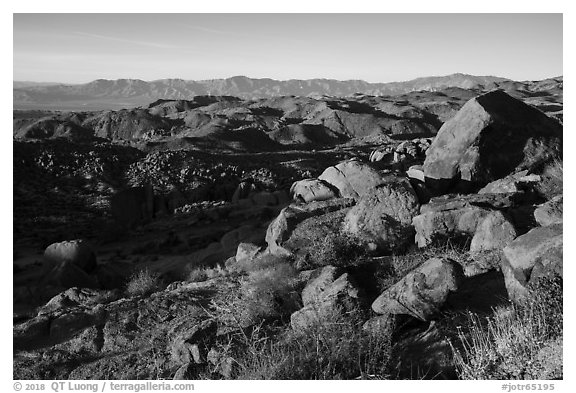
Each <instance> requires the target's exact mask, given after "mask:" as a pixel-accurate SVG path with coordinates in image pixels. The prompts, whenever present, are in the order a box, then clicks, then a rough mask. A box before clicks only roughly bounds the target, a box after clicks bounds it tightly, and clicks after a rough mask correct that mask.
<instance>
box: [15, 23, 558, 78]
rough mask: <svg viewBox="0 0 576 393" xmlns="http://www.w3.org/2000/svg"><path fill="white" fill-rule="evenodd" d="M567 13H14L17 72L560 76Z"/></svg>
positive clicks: (123, 75)
mask: <svg viewBox="0 0 576 393" xmlns="http://www.w3.org/2000/svg"><path fill="white" fill-rule="evenodd" d="M562 22H563V21H562V14H14V42H13V43H14V64H13V65H14V69H13V71H14V72H13V81H32V82H50V83H64V84H81V83H88V82H91V81H94V80H97V79H140V80H144V81H154V80H159V79H184V80H210V79H225V78H230V77H233V76H240V75H242V76H247V77H249V78H255V79H262V78H270V79H277V80H289V79H301V80H306V79H316V78H322V79H336V80H364V81H367V82H370V83H386V82H400V81H408V80H412V79H415V78H420V77H428V76H445V75H451V74H454V73H463V74H471V75H479V76H497V77H503V78H508V79H513V80H518V81H522V80H540V79H546V78H551V77H556V76H560V75H563V69H562Z"/></svg>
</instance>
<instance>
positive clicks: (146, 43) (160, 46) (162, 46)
mask: <svg viewBox="0 0 576 393" xmlns="http://www.w3.org/2000/svg"><path fill="white" fill-rule="evenodd" d="M74 34H76V35H80V36H83V37H89V38H96V39H100V40H106V41H114V42H122V43H125V44H132V45H140V46H146V47H149V48H157V49H185V48H182V47H180V46H177V45H170V44H161V43H156V42H149V41H139V40H130V39H126V38H120V37H111V36H106V35H101V34H93V33H85V32H81V31H75V32H74Z"/></svg>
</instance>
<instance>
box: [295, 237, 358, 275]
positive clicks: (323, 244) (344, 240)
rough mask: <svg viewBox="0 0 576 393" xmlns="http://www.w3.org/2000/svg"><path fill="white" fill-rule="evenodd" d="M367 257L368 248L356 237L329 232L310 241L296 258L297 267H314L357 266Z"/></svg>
mask: <svg viewBox="0 0 576 393" xmlns="http://www.w3.org/2000/svg"><path fill="white" fill-rule="evenodd" d="M367 259H368V250H367V249H366V248H365V247H364V246H362V245H361V244H360V243H359V242H358V241H357V239H355V238H353V237H351V236H349V235H346V234H343V233H339V232H337V233H331V234H329V235H328V236H325V237H323V238H320V239H316V240H314V241H313V242H312V245H311V246H310V247H309V250H308V252H307V253H305V254H299V255H298V257H297V258H296V267H297V268H298V269H314V268H317V267H321V266H327V265H332V266H339V267H348V266H358V265H361V264H363V263H365V262H366V261H367Z"/></svg>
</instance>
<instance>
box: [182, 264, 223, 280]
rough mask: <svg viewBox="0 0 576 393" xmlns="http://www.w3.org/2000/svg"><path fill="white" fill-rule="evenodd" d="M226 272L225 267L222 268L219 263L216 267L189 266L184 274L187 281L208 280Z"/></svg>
mask: <svg viewBox="0 0 576 393" xmlns="http://www.w3.org/2000/svg"><path fill="white" fill-rule="evenodd" d="M227 274H228V272H227V271H226V269H224V268H222V267H221V266H220V265H217V266H216V267H207V266H200V267H194V268H191V269H190V270H189V272H188V274H187V275H186V281H188V282H202V281H206V280H210V279H212V278H216V277H224V276H226V275H227Z"/></svg>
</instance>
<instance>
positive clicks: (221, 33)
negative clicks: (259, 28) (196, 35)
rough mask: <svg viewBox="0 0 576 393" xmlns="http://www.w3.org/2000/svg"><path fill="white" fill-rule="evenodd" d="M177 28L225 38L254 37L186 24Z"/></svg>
mask: <svg viewBox="0 0 576 393" xmlns="http://www.w3.org/2000/svg"><path fill="white" fill-rule="evenodd" d="M177 25H178V26H182V27H186V28H188V29H192V30H196V31H202V32H204V33H210V34H220V35H227V36H240V37H254V35H252V34H247V33H244V32H238V31H229V30H228V31H227V30H219V29H213V28H211V27H204V26H198V25H190V24H187V23H177Z"/></svg>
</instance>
